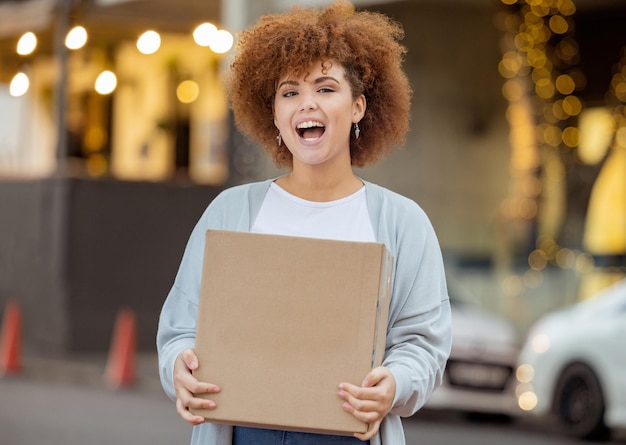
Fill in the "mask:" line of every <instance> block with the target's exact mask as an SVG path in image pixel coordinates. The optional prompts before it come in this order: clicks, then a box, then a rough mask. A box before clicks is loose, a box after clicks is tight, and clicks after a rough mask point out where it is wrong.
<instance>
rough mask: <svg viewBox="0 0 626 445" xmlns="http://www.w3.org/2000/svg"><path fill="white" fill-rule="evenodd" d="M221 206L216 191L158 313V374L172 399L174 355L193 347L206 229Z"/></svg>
mask: <svg viewBox="0 0 626 445" xmlns="http://www.w3.org/2000/svg"><path fill="white" fill-rule="evenodd" d="M222 208H223V197H222V195H218V197H216V198H215V199H214V200H213V201H212V202H211V204H210V205H209V206H208V207H207V209H206V210H205V212H204V213H203V215H202V216H201V217H200V219H199V220H198V222H197V223H196V225H195V227H194V229H193V231H192V232H191V235H190V237H189V240H188V241H187V245H186V247H185V251H184V253H183V257H182V260H181V263H180V266H179V268H178V272H177V274H176V278H175V279H174V284H173V285H172V288H171V290H170V292H169V293H168V295H167V298H166V299H165V302H164V304H163V307H162V309H161V314H160V316H159V324H158V329H157V337H156V343H157V355H158V361H159V376H160V379H161V385H162V386H163V389H164V391H165V393H166V394H167V396H168V397H170V398H171V399H172V400H175V399H176V393H175V390H174V375H173V371H174V363H175V361H176V358H177V357H178V355H179V354H180V353H181V352H182V351H183V350H185V349H192V348H194V347H195V340H196V323H197V318H198V301H199V296H200V283H201V278H202V266H203V262H204V247H205V243H206V231H207V229H208V228H218V227H219V226H221V225H222V223H221V222H220V220H221V219H222V218H223V211H222Z"/></svg>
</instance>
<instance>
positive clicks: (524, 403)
mask: <svg viewBox="0 0 626 445" xmlns="http://www.w3.org/2000/svg"><path fill="white" fill-rule="evenodd" d="M517 404H518V405H519V407H520V408H521V409H522V410H524V411H532V410H533V409H535V407H536V406H537V395H536V394H535V393H534V392H531V391H528V392H525V393H524V394H522V395H521V396H519V398H518V399H517Z"/></svg>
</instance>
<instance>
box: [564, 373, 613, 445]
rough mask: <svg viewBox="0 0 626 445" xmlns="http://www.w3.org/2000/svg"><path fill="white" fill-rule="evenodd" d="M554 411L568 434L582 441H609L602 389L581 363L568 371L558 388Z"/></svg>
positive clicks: (596, 379) (595, 378)
mask: <svg viewBox="0 0 626 445" xmlns="http://www.w3.org/2000/svg"><path fill="white" fill-rule="evenodd" d="M554 408H555V414H556V416H557V418H558V420H559V422H560V424H561V426H562V427H563V429H564V430H565V432H566V433H567V434H569V435H572V436H575V437H579V438H582V439H593V440H606V439H608V438H609V429H608V428H607V427H606V425H605V424H604V396H603V395H602V387H601V386H600V382H599V380H598V378H597V377H596V375H595V374H594V372H593V371H592V370H591V369H590V368H589V367H588V366H585V365H583V364H580V363H577V364H574V365H571V366H569V367H568V368H567V369H565V371H564V372H563V374H562V375H561V378H560V380H559V383H558V385H557V388H556V393H555V398H554Z"/></svg>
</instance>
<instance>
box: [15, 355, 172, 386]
mask: <svg viewBox="0 0 626 445" xmlns="http://www.w3.org/2000/svg"><path fill="white" fill-rule="evenodd" d="M107 359H108V355H107V354H106V353H99V354H72V355H68V356H67V357H62V358H43V357H36V356H32V355H25V356H23V357H22V371H21V372H20V373H19V374H18V375H17V376H16V377H18V378H21V379H24V380H34V381H41V382H47V383H50V384H72V385H84V386H90V387H96V388H107V387H108V385H107V381H106V378H105V374H106V367H107ZM135 364H136V368H135V369H136V382H135V384H134V385H132V386H130V387H129V388H128V389H133V390H138V391H141V392H151V393H157V394H158V393H161V394H163V390H162V388H161V383H160V381H159V371H158V362H157V355H156V353H139V354H137V356H136V363H135ZM111 389H113V388H111Z"/></svg>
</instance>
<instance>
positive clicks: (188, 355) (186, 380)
mask: <svg viewBox="0 0 626 445" xmlns="http://www.w3.org/2000/svg"><path fill="white" fill-rule="evenodd" d="M197 368H198V357H196V353H195V352H194V351H193V349H185V350H184V351H183V352H181V353H180V354H178V357H177V358H176V362H175V363H174V389H175V390H176V411H177V412H178V415H180V417H182V418H183V420H184V421H186V422H187V423H190V424H191V425H199V424H201V423H204V421H205V419H204V417H202V416H195V415H193V414H192V413H191V412H190V411H189V408H206V409H215V406H216V405H215V402H214V401H212V400H207V399H201V398H198V397H194V394H203V393H217V392H219V391H220V388H219V387H218V386H216V385H213V384H211V383H205V382H199V381H198V380H197V379H196V378H195V377H194V376H193V374H192V373H191V371H193V370H195V369H197Z"/></svg>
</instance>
